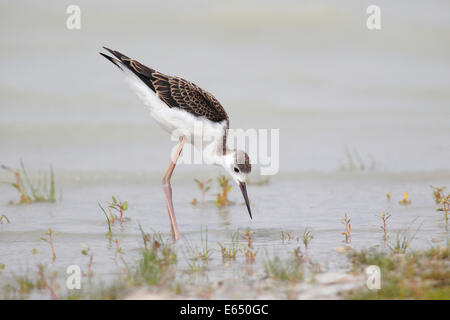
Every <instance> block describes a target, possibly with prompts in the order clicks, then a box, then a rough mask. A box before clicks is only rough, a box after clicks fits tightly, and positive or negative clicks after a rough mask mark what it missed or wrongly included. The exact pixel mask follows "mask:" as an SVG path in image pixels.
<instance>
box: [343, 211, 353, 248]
mask: <svg viewBox="0 0 450 320" xmlns="http://www.w3.org/2000/svg"><path fill="white" fill-rule="evenodd" d="M342 224H343V225H344V227H345V230H344V231H343V232H341V234H342V235H344V237H345V239H344V242H345V243H350V241H351V240H350V238H351V236H352V234H351V231H352V225H351V224H350V219H349V217H348V216H347V214H344V218H343V219H342Z"/></svg>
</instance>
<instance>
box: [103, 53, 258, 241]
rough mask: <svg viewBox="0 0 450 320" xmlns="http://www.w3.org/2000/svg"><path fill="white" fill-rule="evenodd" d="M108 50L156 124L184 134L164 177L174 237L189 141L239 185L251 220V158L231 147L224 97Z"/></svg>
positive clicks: (178, 133)
mask: <svg viewBox="0 0 450 320" xmlns="http://www.w3.org/2000/svg"><path fill="white" fill-rule="evenodd" d="M103 48H104V49H105V50H107V51H108V52H109V53H110V54H111V55H113V56H114V57H111V56H109V55H107V54H104V53H101V52H100V54H101V55H102V56H104V57H105V58H106V59H108V60H109V61H111V62H112V63H114V64H115V65H116V66H117V67H118V68H119V69H120V70H121V71H123V73H124V74H125V77H126V80H127V82H128V84H129V85H130V87H131V89H132V90H133V91H135V92H136V94H137V95H138V96H139V98H140V99H141V100H142V101H143V102H144V104H145V105H147V106H148V107H149V109H150V114H151V116H152V117H153V118H154V119H155V120H156V122H157V123H158V124H159V125H160V126H161V127H163V128H164V129H165V130H166V131H168V132H169V133H170V134H177V136H179V139H180V140H179V143H178V145H177V148H176V151H175V153H174V154H173V156H172V157H171V160H170V162H169V167H168V168H167V170H166V172H165V174H164V176H163V179H162V185H163V190H164V195H165V197H166V204H167V211H168V212H169V219H170V227H171V230H172V237H173V239H174V240H175V241H177V240H178V239H179V238H180V235H179V233H178V227H177V222H176V219H175V212H174V209H173V203H172V187H171V185H170V178H171V177H172V173H173V171H174V169H175V165H176V163H177V160H178V157H179V156H180V153H181V151H182V149H183V145H184V144H185V143H191V144H193V145H194V146H195V147H196V148H199V149H200V150H201V151H202V155H203V159H204V160H205V162H206V163H210V164H215V165H220V166H222V167H223V168H225V171H226V172H228V173H229V174H230V176H231V177H232V178H233V180H234V181H235V182H236V183H237V184H238V186H239V187H240V189H241V191H242V195H243V196H244V200H245V204H246V205H247V209H248V213H249V215H250V218H251V217H252V213H251V210H250V204H249V202H248V196H247V188H246V184H245V181H246V179H247V176H248V175H249V173H250V171H251V164H250V159H249V157H248V155H247V153H245V152H244V151H242V150H237V149H233V150H230V149H228V148H227V146H226V143H227V132H228V128H229V119H228V115H227V113H226V112H225V110H224V109H223V107H222V105H221V104H220V103H219V101H217V99H216V98H214V96H213V95H212V94H210V93H209V92H207V91H205V90H203V89H201V88H200V87H198V86H197V85H195V84H193V83H192V82H189V81H187V80H184V79H182V78H179V77H173V76H168V75H165V74H162V73H160V72H158V71H156V70H154V69H152V68H149V67H147V66H144V65H143V64H141V63H139V62H138V61H136V60H133V59H131V58H128V57H127V56H125V55H123V54H122V53H120V52H118V51H115V50H111V49H108V48H106V47H103ZM199 124H200V125H201V128H202V130H201V131H200V132H199V130H195V128H196V126H197V127H198V125H199ZM180 133H181V134H180Z"/></svg>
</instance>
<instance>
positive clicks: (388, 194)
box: [386, 192, 392, 202]
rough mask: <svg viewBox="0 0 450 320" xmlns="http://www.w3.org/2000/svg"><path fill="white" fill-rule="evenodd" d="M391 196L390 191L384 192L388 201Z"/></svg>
mask: <svg viewBox="0 0 450 320" xmlns="http://www.w3.org/2000/svg"><path fill="white" fill-rule="evenodd" d="M391 197H392V192H388V193H386V198H387V199H388V201H389V202H390V201H391Z"/></svg>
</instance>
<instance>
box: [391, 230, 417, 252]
mask: <svg viewBox="0 0 450 320" xmlns="http://www.w3.org/2000/svg"><path fill="white" fill-rule="evenodd" d="M419 229H420V226H419V227H418V228H417V230H416V231H415V232H414V233H412V234H411V230H410V226H408V227H407V228H405V229H404V230H400V231H398V232H397V233H396V236H395V240H394V241H393V242H391V243H388V247H389V249H390V250H391V252H392V253H394V254H403V253H405V252H406V250H407V249H408V248H409V245H410V244H411V241H413V240H414V238H415V236H416V234H417V232H418V231H419Z"/></svg>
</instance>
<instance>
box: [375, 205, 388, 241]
mask: <svg viewBox="0 0 450 320" xmlns="http://www.w3.org/2000/svg"><path fill="white" fill-rule="evenodd" d="M378 217H380V218H381V222H382V225H381V227H380V228H381V230H383V240H384V241H386V239H387V221H388V220H389V218H390V217H391V215H390V214H389V213H385V212H384V211H383V212H382V213H381V215H379V216H378Z"/></svg>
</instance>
